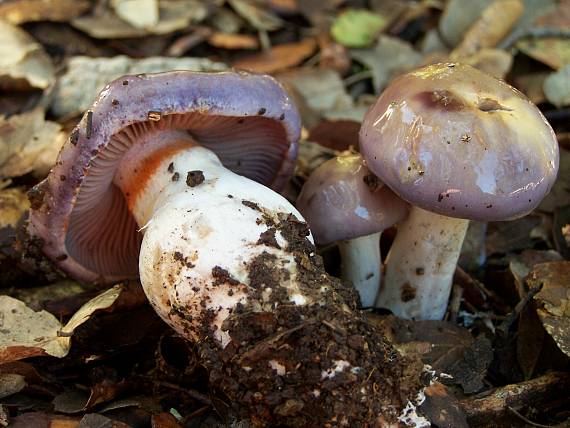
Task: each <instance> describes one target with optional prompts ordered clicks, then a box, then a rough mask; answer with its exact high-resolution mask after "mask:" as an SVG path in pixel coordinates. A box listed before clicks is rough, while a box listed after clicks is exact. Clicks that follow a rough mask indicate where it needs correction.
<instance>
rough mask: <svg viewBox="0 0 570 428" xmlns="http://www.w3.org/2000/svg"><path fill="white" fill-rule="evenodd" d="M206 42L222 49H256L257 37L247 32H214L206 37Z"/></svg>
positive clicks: (257, 46) (257, 44)
mask: <svg viewBox="0 0 570 428" xmlns="http://www.w3.org/2000/svg"><path fill="white" fill-rule="evenodd" d="M208 43H209V44H211V45H212V46H215V47H217V48H222V49H258V48H259V41H258V40H257V37H254V36H251V35H249V34H231V33H222V32H215V33H213V34H212V35H211V36H210V37H208Z"/></svg>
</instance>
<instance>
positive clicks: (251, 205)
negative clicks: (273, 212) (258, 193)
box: [241, 201, 261, 212]
mask: <svg viewBox="0 0 570 428" xmlns="http://www.w3.org/2000/svg"><path fill="white" fill-rule="evenodd" d="M241 203H242V205H245V206H246V207H248V208H251V209H252V210H255V211H259V212H261V208H259V205H257V204H256V203H255V202H252V201H241Z"/></svg>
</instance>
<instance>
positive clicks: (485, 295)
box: [0, 0, 570, 427]
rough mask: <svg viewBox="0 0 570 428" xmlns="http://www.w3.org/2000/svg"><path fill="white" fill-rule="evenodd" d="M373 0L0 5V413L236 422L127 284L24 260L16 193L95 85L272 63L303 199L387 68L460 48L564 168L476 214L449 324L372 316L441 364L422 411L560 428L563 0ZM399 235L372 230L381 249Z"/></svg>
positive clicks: (2, 416) (135, 287)
mask: <svg viewBox="0 0 570 428" xmlns="http://www.w3.org/2000/svg"><path fill="white" fill-rule="evenodd" d="M368 3H369V4H368V7H366V4H364V3H362V2H353V1H349V2H341V1H338V0H327V1H312V0H310V1H295V0H266V1H262V0H229V1H227V2H224V1H211V2H207V1H202V0H112V1H108V2H83V1H76V2H67V1H65V0H58V1H51V0H41V1H40V0H37V1H36V0H23V1H20V2H15V1H9V2H4V3H3V4H1V5H0V19H3V21H0V40H2V41H3V43H2V44H1V47H0V53H2V54H3V55H0V56H1V58H0V83H1V84H2V89H3V90H4V91H5V92H3V93H2V94H0V108H1V109H0V179H1V182H0V189H2V190H0V285H1V286H2V287H3V288H4V292H3V293H2V296H0V315H1V322H2V326H3V327H1V328H0V346H1V350H2V351H1V352H0V355H1V356H2V359H3V360H2V361H4V362H5V363H4V364H0V396H2V397H3V402H6V403H7V404H6V405H5V406H3V407H1V408H0V424H2V425H6V424H7V423H8V421H9V422H10V423H11V424H13V426H16V427H18V426H37V425H38V424H44V425H45V424H52V426H58V424H60V425H61V426H74V427H75V426H99V425H101V426H104V425H105V424H113V426H118V427H123V426H124V427H129V426H149V427H150V426H153V427H154V426H157V427H171V426H172V427H175V426H176V427H179V426H197V424H198V425H199V424H200V423H202V422H203V423H204V426H230V425H231V424H232V413H231V411H230V410H229V409H230V406H229V404H228V403H227V402H225V401H224V399H223V397H219V396H218V395H217V394H216V392H215V391H212V390H211V389H210V387H209V385H210V384H209V379H208V373H205V372H204V370H203V368H202V367H201V365H200V361H201V358H204V356H202V355H197V354H196V353H195V349H194V348H193V347H192V344H189V343H187V342H184V341H183V340H182V339H180V338H177V337H176V336H174V335H173V333H172V332H170V331H169V330H168V328H166V327H165V325H164V324H163V323H162V322H161V321H160V319H158V317H157V316H156V315H155V314H154V313H153V311H152V310H150V308H149V306H148V304H147V303H146V300H145V297H144V294H143V293H142V290H141V288H140V285H139V284H138V283H137V282H131V283H128V284H123V285H122V286H121V287H118V288H113V289H111V290H110V291H108V292H107V294H106V293H103V295H102V296H99V297H96V294H97V293H99V292H100V291H101V290H100V289H99V288H91V287H92V286H90V285H86V284H78V283H76V282H74V281H72V280H70V279H64V278H62V277H61V275H60V274H59V273H58V272H57V271H56V272H54V273H53V275H51V276H47V277H46V276H45V275H40V274H39V273H36V271H33V270H31V269H30V268H29V267H28V265H27V264H26V263H25V259H22V257H21V255H22V252H23V250H24V244H23V242H24V241H23V240H24V239H25V237H23V236H22V235H21V230H22V229H21V228H22V225H23V224H25V221H26V214H27V209H28V207H29V203H28V202H27V201H26V199H25V192H26V191H27V190H28V189H29V188H30V187H31V186H32V185H34V184H35V183H37V181H38V180H40V179H41V178H43V177H44V176H45V175H46V174H47V172H48V171H49V169H50V168H51V166H52V165H53V162H54V160H55V156H56V155H57V152H58V150H59V148H60V147H61V144H62V143H63V141H64V140H65V138H67V135H68V133H69V131H70V129H71V128H72V127H73V126H74V124H75V123H76V121H77V120H78V117H79V115H80V114H81V113H83V112H84V111H85V109H87V108H88V107H89V106H90V105H91V103H92V101H93V99H94V98H95V97H96V95H97V93H98V92H99V91H100V90H101V89H102V88H103V87H104V86H105V84H107V83H108V82H109V81H111V80H113V79H115V78H117V77H120V76H121V75H123V74H137V73H150V72H159V71H166V70H172V69H192V70H200V71H223V70H227V69H229V68H231V67H238V68H244V69H250V70H254V71H257V72H266V73H271V74H273V75H275V77H277V78H278V79H279V80H280V81H281V82H282V83H283V84H284V85H285V86H286V87H287V88H288V90H289V91H290V92H291V94H292V96H293V97H294V98H295V101H296V103H297V104H298V105H299V109H300V111H301V115H302V120H303V132H302V136H303V139H302V141H301V144H300V150H299V159H298V162H297V165H296V172H295V176H294V177H293V179H292V180H291V182H290V183H289V185H288V186H287V189H286V191H285V194H286V196H287V197H288V198H290V199H291V200H295V199H296V197H297V195H298V192H299V190H300V188H301V186H302V184H303V183H304V181H305V180H306V179H307V178H308V176H309V175H310V173H311V172H312V171H313V170H314V169H315V168H317V167H318V166H319V165H320V164H321V163H323V162H324V161H326V160H328V159H330V158H331V157H334V156H336V155H338V154H339V153H340V152H342V151H343V150H347V149H350V150H358V147H357V141H358V128H359V125H360V121H361V120H362V117H363V115H364V113H365V112H366V110H367V108H368V107H369V106H370V104H371V103H372V102H373V101H374V97H375V96H376V95H377V94H378V92H380V91H381V90H382V89H383V88H384V87H385V86H386V85H387V84H389V83H390V81H391V80H392V79H394V78H396V77H397V76H398V75H400V74H401V73H403V72H406V71H408V70H410V69H413V68H414V67H417V66H419V65H423V64H429V63H433V62H437V61H449V60H452V59H456V58H460V59H461V61H462V62H466V63H468V64H471V65H473V66H475V67H477V68H479V69H481V70H484V71H486V72H488V73H490V74H493V75H495V76H497V77H500V78H504V79H506V80H507V81H508V82H509V83H511V84H514V85H515V86H517V87H518V88H519V89H520V90H522V91H523V92H524V93H525V94H526V95H527V96H529V97H530V98H531V100H533V101H534V102H535V103H537V104H538V106H539V108H540V109H541V110H542V111H543V112H544V114H545V116H546V118H547V119H548V120H549V121H550V122H551V124H552V125H553V127H554V129H555V132H556V133H557V135H558V137H559V141H560V144H561V162H560V173H559V177H558V180H557V182H556V183H555V185H554V188H553V190H552V192H551V195H550V196H549V197H548V198H546V199H545V201H544V202H543V204H542V205H541V206H540V208H539V210H537V211H536V212H535V213H533V214H532V215H530V216H527V217H524V218H522V219H519V220H515V221H513V222H505V223H491V224H488V225H482V226H481V227H480V228H479V229H478V232H477V234H476V235H474V236H473V248H472V249H471V251H472V254H469V253H468V250H469V248H468V246H464V250H465V252H464V257H463V260H464V262H463V263H462V266H463V268H464V270H463V269H458V270H457V272H456V276H455V279H454V291H453V295H452V298H451V301H450V304H449V309H448V313H447V315H446V319H445V320H444V321H435V322H431V321H429V322H428V321H404V320H397V319H396V318H394V317H392V316H390V315H386V314H385V313H382V312H376V311H374V312H371V313H369V314H368V317H369V318H370V319H371V320H373V322H374V324H375V325H377V326H378V328H381V329H382V331H384V332H385V334H386V336H387V337H388V338H389V339H390V341H391V342H392V343H393V344H394V345H395V347H396V348H397V349H398V351H399V352H400V353H402V354H406V355H408V356H410V357H413V358H418V359H420V360H421V361H422V362H423V363H424V364H426V365H428V366H429V367H431V369H430V370H434V371H435V372H436V373H437V376H439V380H438V381H437V382H434V383H433V384H432V385H431V386H430V387H429V388H428V389H426V391H425V397H426V398H425V401H424V404H422V406H421V407H420V410H419V412H420V413H421V414H423V415H424V416H425V417H427V418H428V419H429V420H430V421H432V423H433V425H434V426H442V427H443V426H450V427H462V426H473V427H485V426H505V427H506V426H511V425H512V424H513V423H514V422H513V421H517V422H519V421H520V422H521V424H525V423H527V424H530V423H531V422H532V424H531V425H538V426H539V425H550V426H554V425H556V424H562V423H564V422H565V421H566V422H567V420H568V412H567V409H568V406H569V405H570V403H568V400H567V399H566V400H565V399H562V398H561V397H563V396H564V391H567V390H568V388H569V387H570V376H569V375H568V367H569V366H568V362H569V359H568V355H569V351H568V349H569V348H568V346H569V342H568V341H569V339H568V307H567V306H568V283H570V279H569V278H568V272H567V270H568V268H567V263H568V262H567V261H566V260H567V259H568V257H569V254H570V252H569V250H568V248H569V247H570V196H569V195H570V185H568V182H567V181H568V180H567V178H568V177H569V176H570V165H569V164H568V159H567V158H568V150H569V149H570V145H569V144H568V143H567V142H566V143H565V141H568V139H567V135H568V133H570V129H569V128H568V123H570V122H569V118H570V115H569V113H568V109H567V107H568V100H567V98H568V91H567V89H568V80H569V76H568V72H567V71H568V64H569V63H570V61H569V60H568V52H570V50H569V49H568V43H569V40H570V39H569V38H568V24H569V22H570V21H569V20H568V18H569V16H568V10H570V9H569V8H568V1H567V0H561V1H554V0H503V1H500V0H499V1H497V0H448V1H446V2H442V1H425V2H412V1H402V2H400V1H389V0H381V1H380V0H378V1H371V2H368ZM49 21H51V22H49ZM78 55H81V56H78ZM395 233H396V229H395V228H392V229H390V230H387V231H386V232H385V233H384V234H383V238H382V241H381V246H382V250H383V253H384V254H385V252H384V250H387V249H388V248H389V246H390V243H391V240H392V239H393V237H394V234H395ZM473 233H474V232H473ZM319 251H320V253H321V255H322V256H323V257H324V263H325V266H326V268H327V270H328V271H329V273H333V274H339V273H340V270H339V264H340V261H339V256H338V250H337V248H336V246H335V245H330V246H327V247H324V248H320V249H319ZM119 288H120V289H122V290H123V291H122V292H120V291H118V290H119ZM90 299H94V300H90ZM74 314H75V315H74ZM141 325H144V326H145V329H140V328H139V327H140V326H141ZM16 326H17V327H16ZM117 326H120V328H117ZM181 342H182V343H181ZM32 356H34V358H30V359H27V360H26V358H29V357H32ZM54 356H55V357H54ZM22 360H24V361H22ZM7 361H12V362H10V363H6V362H7ZM566 395H567V394H566ZM6 406H7V407H6ZM54 408H55V409H56V410H59V411H61V412H63V413H68V415H66V416H60V415H57V414H55V413H54V411H53V409H54ZM214 409H215V411H214ZM220 415H221V416H222V417H220ZM137 418H138V419H137ZM4 420H5V421H7V422H6V423H3V421H4ZM224 421H225V422H224ZM529 421H530V422H529ZM240 423H242V422H238V421H234V422H233V426H242V425H239V424H240ZM243 426H244V427H245V426H247V424H246V425H243Z"/></svg>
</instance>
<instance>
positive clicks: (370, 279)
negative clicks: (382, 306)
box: [338, 232, 381, 308]
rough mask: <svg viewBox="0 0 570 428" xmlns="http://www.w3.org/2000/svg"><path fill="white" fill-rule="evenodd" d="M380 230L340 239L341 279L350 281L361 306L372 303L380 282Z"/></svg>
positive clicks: (368, 305) (366, 306)
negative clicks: (356, 292) (343, 239)
mask: <svg viewBox="0 0 570 428" xmlns="http://www.w3.org/2000/svg"><path fill="white" fill-rule="evenodd" d="M380 235H381V232H378V233H372V234H370V235H366V236H361V237H358V238H355V239H347V240H345V241H340V242H339V244H338V248H339V251H340V257H341V260H342V267H341V269H342V279H344V280H345V281H349V282H351V283H352V285H353V286H354V288H355V289H356V291H358V294H359V295H360V303H361V305H362V307H363V308H368V307H371V306H373V305H374V301H375V300H376V296H377V294H378V290H379V288H380V282H381V268H380V265H381V260H380Z"/></svg>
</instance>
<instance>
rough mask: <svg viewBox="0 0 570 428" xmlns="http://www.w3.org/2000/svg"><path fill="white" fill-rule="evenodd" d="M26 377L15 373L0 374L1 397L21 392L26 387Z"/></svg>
mask: <svg viewBox="0 0 570 428" xmlns="http://www.w3.org/2000/svg"><path fill="white" fill-rule="evenodd" d="M26 385H27V384H26V378H24V376H22V375H19V374H15V373H3V374H0V399H1V398H4V397H9V396H10V395H13V394H16V393H17V392H20V391H21V390H22V389H24V388H25V387H26Z"/></svg>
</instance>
